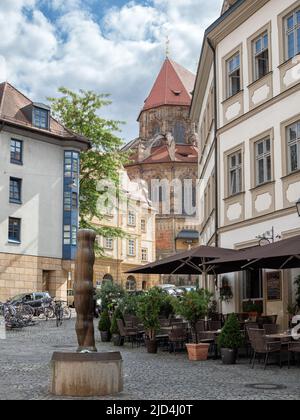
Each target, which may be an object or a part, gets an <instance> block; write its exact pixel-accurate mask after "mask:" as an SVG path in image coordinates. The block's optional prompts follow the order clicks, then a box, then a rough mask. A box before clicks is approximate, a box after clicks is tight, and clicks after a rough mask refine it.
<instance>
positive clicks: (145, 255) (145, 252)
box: [142, 248, 148, 262]
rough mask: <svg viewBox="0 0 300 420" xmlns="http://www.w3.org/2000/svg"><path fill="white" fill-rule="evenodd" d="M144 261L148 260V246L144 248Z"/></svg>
mask: <svg viewBox="0 0 300 420" xmlns="http://www.w3.org/2000/svg"><path fill="white" fill-rule="evenodd" d="M142 261H145V262H146V261H148V248H142Z"/></svg>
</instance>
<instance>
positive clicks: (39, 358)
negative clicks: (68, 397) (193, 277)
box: [0, 320, 300, 400]
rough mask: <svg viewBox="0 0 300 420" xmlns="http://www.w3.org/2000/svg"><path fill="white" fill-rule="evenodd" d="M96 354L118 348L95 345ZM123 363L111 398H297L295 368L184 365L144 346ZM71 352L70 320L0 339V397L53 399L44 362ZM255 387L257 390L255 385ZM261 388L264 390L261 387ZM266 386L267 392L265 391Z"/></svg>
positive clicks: (127, 353) (179, 357) (182, 358)
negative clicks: (120, 386) (120, 385)
mask: <svg viewBox="0 0 300 420" xmlns="http://www.w3.org/2000/svg"><path fill="white" fill-rule="evenodd" d="M96 336H97V346H98V350H99V351H116V350H118V349H119V348H116V347H113V346H112V345H110V344H102V343H101V342H99V339H98V337H99V333H98V332H96ZM120 349H121V352H122V356H123V360H124V374H125V384H124V392H123V393H122V394H120V395H119V396H118V397H117V398H116V399H122V400H127V399H128V400H135V399H138V400H143V399H144V400H145V399H154V400H163V399H169V400H170V399H174V400H176V399H197V400H198V399H199V400H201V399H249V400H260V399H266V400H268V399H281V400H286V399H294V400H300V387H299V383H300V368H299V367H293V368H292V369H291V370H290V371H288V369H287V367H286V366H284V368H283V369H282V370H280V369H279V368H278V367H277V366H270V367H268V369H267V370H266V371H264V370H263V368H262V365H261V366H259V365H257V367H256V368H255V370H251V369H250V366H249V364H248V363H247V362H246V361H240V363H239V364H238V365H237V366H224V365H222V363H221V362H220V361H212V360H211V361H208V362H190V361H188V360H187V355H186V354H176V355H174V354H169V353H168V352H162V351H160V352H159V354H158V355H150V354H147V353H146V350H145V348H144V347H141V348H139V349H136V348H134V349H132V348H131V345H130V344H126V346H125V347H123V348H120ZM74 350H76V335H75V332H74V320H72V321H69V322H65V323H64V325H63V326H62V327H61V328H60V329H57V328H56V326H55V323H54V322H53V321H51V322H47V323H46V322H41V323H39V324H38V325H36V326H33V327H30V328H27V329H24V330H22V331H12V332H8V333H7V339H6V340H0V369H1V375H0V399H1V400H4V399H35V400H38V399H42V400H43V399H53V396H51V395H49V393H48V383H49V376H50V364H49V361H50V359H51V356H52V353H53V352H55V351H65V352H68V351H74ZM255 384H260V385H262V384H263V385H266V384H268V385H276V386H278V389H274V387H273V386H272V387H270V389H269V390H263V389H254V388H253V387H252V385H255ZM259 387H260V386H259ZM263 388H266V387H265V386H264V387H263ZM271 388H272V389H271Z"/></svg>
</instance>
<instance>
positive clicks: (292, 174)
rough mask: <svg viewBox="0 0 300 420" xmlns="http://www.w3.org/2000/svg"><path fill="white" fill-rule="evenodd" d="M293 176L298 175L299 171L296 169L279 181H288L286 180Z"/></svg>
mask: <svg viewBox="0 0 300 420" xmlns="http://www.w3.org/2000/svg"><path fill="white" fill-rule="evenodd" d="M295 175H300V169H297V171H294V172H290V173H288V174H287V175H284V176H283V177H281V179H282V180H285V179H288V178H293V177H294V176H295Z"/></svg>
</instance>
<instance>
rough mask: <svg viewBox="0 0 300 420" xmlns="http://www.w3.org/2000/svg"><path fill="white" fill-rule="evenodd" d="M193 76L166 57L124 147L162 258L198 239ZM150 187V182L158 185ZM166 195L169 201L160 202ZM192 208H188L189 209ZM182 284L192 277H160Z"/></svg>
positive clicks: (128, 171)
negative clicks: (152, 213) (152, 214)
mask: <svg viewBox="0 0 300 420" xmlns="http://www.w3.org/2000/svg"><path fill="white" fill-rule="evenodd" d="M194 84H195V76H194V75H193V74H192V73H191V72H190V71H188V70H186V69H185V68H183V67H182V66H180V65H179V64H177V63H175V62H174V61H172V60H170V59H169V58H166V60H165V61H164V63H163V66H162V68H161V70H160V72H159V75H158V77H157V79H156V81H155V83H154V85H153V88H152V89H151V92H150V94H149V96H148V97H147V98H146V100H145V103H144V106H143V108H142V110H141V112H140V114H139V117H138V122H139V137H138V138H137V139H135V140H133V141H132V142H130V143H129V144H128V145H127V146H125V148H124V150H127V151H129V152H131V154H130V163H129V164H128V165H127V166H126V170H127V173H128V175H129V177H130V179H132V180H143V181H144V182H145V185H147V186H148V191H149V198H150V199H151V200H152V202H153V204H154V205H155V206H156V208H157V210H158V215H157V217H156V258H157V259H160V258H164V257H167V256H169V255H171V254H174V253H176V252H180V251H183V250H186V249H189V248H190V247H193V246H195V245H198V243H199V226H198V222H197V218H196V214H195V211H192V209H193V208H195V204H196V203H195V196H196V183H197V177H198V149H197V134H196V130H195V126H193V125H192V124H191V121H190V119H189V111H190V105H191V100H192V93H193V89H194ZM158 184H159V186H158V191H155V189H154V188H153V185H158ZM168 198H169V199H170V200H169V206H168V205H165V204H166V200H167V199H168ZM189 209H191V211H189ZM167 280H168V281H173V282H175V281H176V282H177V284H178V283H179V284H180V283H187V282H188V281H189V280H191V279H187V278H185V277H184V276H181V277H180V278H178V277H176V278H172V279H170V278H169V279H163V280H162V281H167Z"/></svg>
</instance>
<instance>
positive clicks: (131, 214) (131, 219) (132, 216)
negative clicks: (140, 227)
mask: <svg viewBox="0 0 300 420" xmlns="http://www.w3.org/2000/svg"><path fill="white" fill-rule="evenodd" d="M135 222H136V217H135V213H134V212H133V211H129V212H128V225H129V226H135Z"/></svg>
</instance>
